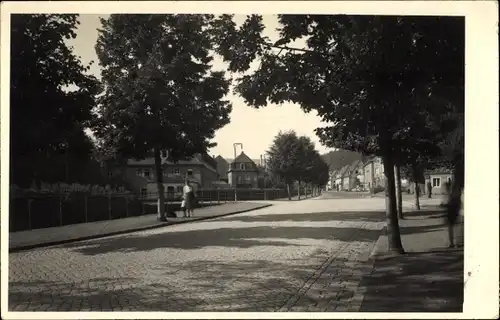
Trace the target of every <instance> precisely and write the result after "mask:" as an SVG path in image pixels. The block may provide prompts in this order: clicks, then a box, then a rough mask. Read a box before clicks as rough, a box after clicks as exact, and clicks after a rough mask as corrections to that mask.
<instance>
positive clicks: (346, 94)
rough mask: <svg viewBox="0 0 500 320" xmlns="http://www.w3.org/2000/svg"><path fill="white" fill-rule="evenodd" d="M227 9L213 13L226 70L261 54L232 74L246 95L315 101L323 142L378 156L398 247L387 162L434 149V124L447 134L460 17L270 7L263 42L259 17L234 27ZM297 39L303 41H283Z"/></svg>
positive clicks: (307, 105) (455, 96)
mask: <svg viewBox="0 0 500 320" xmlns="http://www.w3.org/2000/svg"><path fill="white" fill-rule="evenodd" d="M231 18H232V17H231V16H228V15H226V16H223V17H221V18H220V19H219V21H218V23H219V26H222V27H220V28H219V30H220V31H219V34H218V38H217V39H218V42H219V49H218V52H219V53H220V54H221V55H222V56H223V57H224V59H225V60H226V61H228V62H229V70H231V71H234V72H242V71H247V70H248V69H249V67H250V63H251V62H252V61H254V60H255V59H258V60H260V65H259V67H258V68H257V69H256V70H255V71H252V72H250V73H249V74H244V75H242V76H241V77H239V78H238V79H237V87H236V91H237V92H238V93H239V94H240V95H241V96H242V97H243V98H244V100H245V102H246V103H248V104H249V105H251V106H253V107H256V108H259V107H262V106H265V105H267V104H268V103H283V102H291V103H296V104H298V105H300V107H301V108H302V109H303V110H304V111H305V112H309V111H311V110H315V111H316V112H317V113H318V115H319V116H320V117H321V118H322V120H323V122H325V123H326V124H327V126H326V127H322V128H318V129H316V133H317V134H318V136H319V137H320V139H321V142H322V143H323V144H324V145H326V146H329V147H334V148H340V149H344V150H350V151H356V152H361V153H363V154H375V155H379V156H382V158H383V160H384V172H385V175H386V179H387V181H388V183H387V187H388V196H389V202H388V207H387V217H388V233H389V234H390V235H391V236H390V241H389V244H390V250H393V251H396V252H403V248H402V245H401V239H400V235H399V226H398V222H397V212H396V196H395V184H394V164H397V163H400V162H402V161H403V159H404V160H408V159H409V158H412V157H413V158H418V156H421V155H424V156H425V157H427V156H430V155H432V154H433V153H434V152H435V151H436V148H435V146H436V145H437V144H438V143H439V141H438V139H431V140H428V139H427V138H429V137H431V138H432V137H433V136H435V131H434V128H435V127H436V126H437V127H438V128H440V129H439V130H438V131H439V132H442V133H444V136H446V134H447V132H443V131H444V130H443V122H442V116H443V114H447V113H452V114H454V113H456V112H454V111H452V110H453V109H458V110H463V101H464V91H463V90H464V31H465V28H464V19H463V18H462V17H430V16H429V17H412V16H405V17H403V16H349V15H278V21H279V24H280V28H279V29H278V32H279V39H278V41H276V42H275V43H271V42H270V41H269V39H267V38H266V37H263V36H262V31H263V29H264V24H263V19H262V17H261V16H258V15H251V16H248V17H247V20H246V21H245V23H244V24H243V25H242V26H241V27H237V26H236V25H235V24H234V23H233V22H232V21H231ZM224 35H227V36H224ZM248 37H250V38H251V41H248V42H244V41H243V39H245V38H248ZM297 39H306V40H305V42H306V47H305V48H293V47H290V46H288V45H289V44H290V43H292V42H293V41H295V40H297ZM437 136H439V135H437ZM422 137H425V139H422V141H421V140H420V139H421V138H422ZM435 137H436V136H435ZM436 138H437V137H436Z"/></svg>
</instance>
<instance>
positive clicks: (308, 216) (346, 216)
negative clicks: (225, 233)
mask: <svg viewBox="0 0 500 320" xmlns="http://www.w3.org/2000/svg"><path fill="white" fill-rule="evenodd" d="M384 219H385V212H383V211H364V212H360V211H342V212H338V211H337V212H332V211H328V212H314V213H301V212H298V213H284V214H265V213H264V214H261V215H246V216H231V217H227V218H225V219H224V221H241V222H261V221H267V222H278V221H346V220H349V221H372V222H378V221H383V220H384Z"/></svg>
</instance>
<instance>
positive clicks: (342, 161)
mask: <svg viewBox="0 0 500 320" xmlns="http://www.w3.org/2000/svg"><path fill="white" fill-rule="evenodd" d="M321 158H322V159H323V161H325V162H326V163H327V164H328V165H329V166H330V170H335V169H340V168H342V167H343V166H345V165H348V164H351V163H353V162H354V161H356V160H363V155H362V154H361V153H357V152H352V151H347V150H335V151H330V152H328V153H325V154H323V155H321Z"/></svg>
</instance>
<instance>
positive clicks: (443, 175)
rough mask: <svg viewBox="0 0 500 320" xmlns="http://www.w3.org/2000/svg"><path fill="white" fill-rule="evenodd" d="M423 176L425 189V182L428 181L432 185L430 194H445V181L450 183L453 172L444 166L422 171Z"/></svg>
mask: <svg viewBox="0 0 500 320" xmlns="http://www.w3.org/2000/svg"><path fill="white" fill-rule="evenodd" d="M424 176H425V186H426V187H425V188H426V191H427V183H428V182H430V183H431V186H432V194H446V193H447V190H446V183H451V182H452V179H453V173H452V172H451V170H449V169H446V168H440V169H435V170H426V171H425V172H424Z"/></svg>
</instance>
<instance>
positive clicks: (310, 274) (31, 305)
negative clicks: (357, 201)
mask: <svg viewBox="0 0 500 320" xmlns="http://www.w3.org/2000/svg"><path fill="white" fill-rule="evenodd" d="M325 262H327V263H325ZM175 270H177V271H175ZM318 270H321V273H318ZM151 272H153V273H154V274H155V276H156V277H157V280H156V281H155V280H154V279H152V278H147V279H144V278H141V277H137V278H130V277H129V278H122V277H120V278H94V279H92V280H87V281H81V282H78V283H65V282H55V281H37V282H24V281H21V282H10V283H9V310H11V311H16V310H29V311H80V310H92V311H192V312H194V311H247V312H248V311H250V312H252V311H253V312H258V311H261V312H266V311H268V312H272V311H280V310H281V311H298V312H325V311H326V312H336V311H337V312H338V311H344V312H346V311H358V308H359V307H361V310H360V311H363V312H461V310H462V303H463V285H462V283H463V252H460V251H444V252H437V253H436V252H434V253H421V254H409V255H402V256H399V257H395V258H391V259H384V260H377V261H372V260H369V259H364V258H362V257H359V256H356V257H353V258H352V259H346V258H340V257H339V258H334V259H333V260H328V258H325V257H324V256H318V257H314V256H311V257H310V259H291V260H287V261H270V260H235V261H231V262H221V261H217V260H211V261H207V260H205V261H199V262H196V263H192V264H187V265H185V264H182V263H176V262H172V261H168V258H167V257H166V259H165V263H163V264H159V265H157V266H155V268H154V270H151ZM179 272H183V274H182V277H183V281H182V282H179V281H175V280H173V279H175V278H176V277H178V276H179V275H178V274H177V273H179ZM361 289H362V290H361ZM359 293H362V294H364V299H363V300H362V304H361V305H360V306H359V305H356V303H355V301H354V299H353V297H355V296H357V295H358V294H359ZM16 308H18V309H16Z"/></svg>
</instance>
